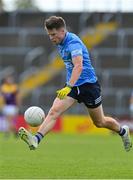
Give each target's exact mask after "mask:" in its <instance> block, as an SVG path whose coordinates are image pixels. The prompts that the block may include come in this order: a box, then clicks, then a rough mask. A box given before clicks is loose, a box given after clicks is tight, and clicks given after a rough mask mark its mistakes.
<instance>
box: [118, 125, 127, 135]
mask: <svg viewBox="0 0 133 180" xmlns="http://www.w3.org/2000/svg"><path fill="white" fill-rule="evenodd" d="M125 132H126V130H125V129H124V128H123V127H120V131H119V135H120V136H123V135H124V134H125Z"/></svg>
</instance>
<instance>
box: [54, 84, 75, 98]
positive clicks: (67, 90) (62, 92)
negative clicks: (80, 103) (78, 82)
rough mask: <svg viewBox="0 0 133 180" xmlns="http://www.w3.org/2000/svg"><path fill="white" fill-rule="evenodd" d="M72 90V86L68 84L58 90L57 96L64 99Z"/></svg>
mask: <svg viewBox="0 0 133 180" xmlns="http://www.w3.org/2000/svg"><path fill="white" fill-rule="evenodd" d="M71 90H72V88H71V87H68V86H66V87H64V88H62V89H60V90H58V91H56V93H57V97H58V98H59V99H64V98H65V97H66V96H67V95H68V94H69V93H70V91H71Z"/></svg>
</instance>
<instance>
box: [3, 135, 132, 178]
mask: <svg viewBox="0 0 133 180" xmlns="http://www.w3.org/2000/svg"><path fill="white" fill-rule="evenodd" d="M0 178H3V179H4V178H5V179H11V178H12V179H15V178H18V179H20V178H22V179H24V178H25V179H26V178H27V179H33V178H36V179H39V178H40V179H45V178H46V179H47V178H57V179H63V178H64V179H68V178H75V179H79V178H80V179H82V178H86V179H120V178H121V179H132V178H133V152H132V151H130V152H128V153H127V152H125V151H124V150H123V147H122V142H121V139H120V137H119V136H115V135H110V136H101V135H100V136H98V135H97V136H92V135H91V136H90V135H63V134H58V135H57V134H50V135H48V136H47V137H45V138H44V140H43V141H42V142H41V144H40V146H39V148H38V149H37V150H36V151H30V150H29V149H28V148H27V145H26V144H24V143H23V142H22V141H21V140H20V139H18V140H15V139H13V138H10V139H8V140H4V139H3V137H2V135H0Z"/></svg>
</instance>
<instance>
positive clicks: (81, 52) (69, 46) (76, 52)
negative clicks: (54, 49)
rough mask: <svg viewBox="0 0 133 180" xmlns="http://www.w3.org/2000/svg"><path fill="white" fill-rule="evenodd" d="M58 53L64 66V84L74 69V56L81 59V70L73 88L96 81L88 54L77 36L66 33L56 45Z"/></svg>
mask: <svg viewBox="0 0 133 180" xmlns="http://www.w3.org/2000/svg"><path fill="white" fill-rule="evenodd" d="M58 51H59V54H60V56H61V58H62V60H63V61H64V64H65V66H66V71H67V76H66V83H68V82H69V80H70V78H71V74H72V70H73V67H74V65H73V62H72V58H74V57H76V56H82V57H83V70H82V72H81V74H80V77H79V79H78V80H77V82H76V83H75V85H74V86H79V85H82V84H84V83H87V82H88V83H95V82H96V81H97V76H96V74H95V70H94V68H93V66H92V64H91V59H90V56H89V52H88V50H87V48H86V46H85V45H84V43H83V42H82V41H81V39H80V38H79V37H78V36H77V35H75V34H73V33H70V32H67V33H66V35H65V38H64V40H63V41H62V42H61V43H60V44H59V45H58Z"/></svg>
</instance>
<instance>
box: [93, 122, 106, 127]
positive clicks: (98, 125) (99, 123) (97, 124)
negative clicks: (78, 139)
mask: <svg viewBox="0 0 133 180" xmlns="http://www.w3.org/2000/svg"><path fill="white" fill-rule="evenodd" d="M94 124H95V126H96V127H98V128H103V127H105V122H104V120H101V121H95V122H94Z"/></svg>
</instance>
